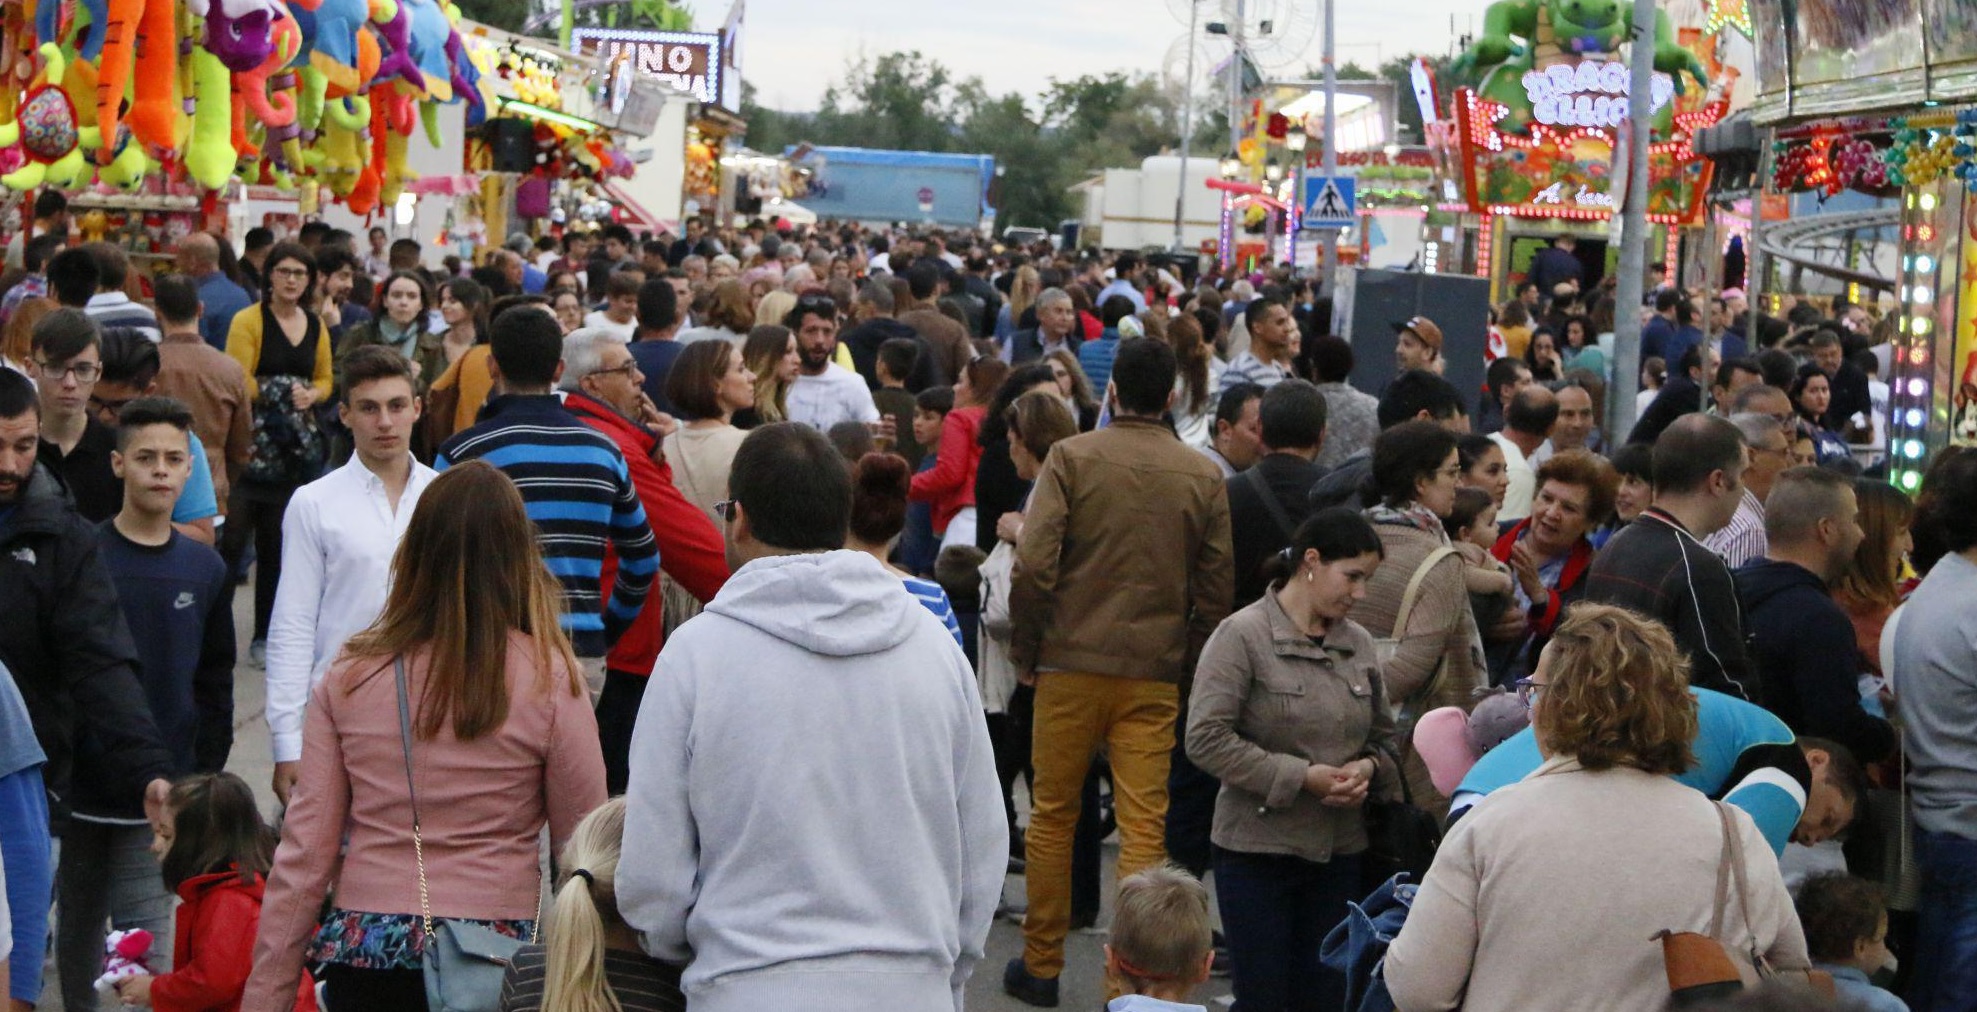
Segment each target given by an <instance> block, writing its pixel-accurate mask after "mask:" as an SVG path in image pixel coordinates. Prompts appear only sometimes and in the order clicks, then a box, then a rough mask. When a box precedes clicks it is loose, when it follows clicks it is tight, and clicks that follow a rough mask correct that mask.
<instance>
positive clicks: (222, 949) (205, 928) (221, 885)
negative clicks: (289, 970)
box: [151, 871, 316, 1012]
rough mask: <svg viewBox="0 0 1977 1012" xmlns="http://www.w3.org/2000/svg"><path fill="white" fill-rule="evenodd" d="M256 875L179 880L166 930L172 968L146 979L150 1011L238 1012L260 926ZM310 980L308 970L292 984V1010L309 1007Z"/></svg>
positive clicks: (312, 997) (309, 1010) (307, 1011)
mask: <svg viewBox="0 0 1977 1012" xmlns="http://www.w3.org/2000/svg"><path fill="white" fill-rule="evenodd" d="M266 884H267V883H266V882H265V881H264V880H263V879H262V878H261V876H259V875H253V876H251V877H250V879H249V881H246V882H243V881H241V879H240V873H239V872H232V871H228V872H218V873H216V874H212V875H200V876H198V877H196V878H189V879H186V880H185V881H184V882H181V883H179V887H178V896H179V899H180V900H182V901H183V902H182V903H181V904H180V905H179V908H178V914H177V918H176V920H177V923H176V925H175V927H174V928H173V931H172V972H170V973H167V974H164V975H163V976H160V977H157V978H155V979H153V980H152V981H151V1007H152V1008H153V1009H155V1010H156V1012H238V1010H239V1009H240V998H241V992H243V991H244V990H246V988H247V972H248V971H249V970H250V969H252V968H253V966H254V936H255V935H256V934H257V933H258V932H259V931H260V927H261V890H262V888H263V887H264V886H265V885H266ZM315 1008H316V983H315V981H313V980H310V979H309V975H308V974H306V973H305V974H303V975H302V983H301V985H300V986H299V987H298V988H297V989H296V995H295V1012H315Z"/></svg>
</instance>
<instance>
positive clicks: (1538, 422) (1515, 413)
mask: <svg viewBox="0 0 1977 1012" xmlns="http://www.w3.org/2000/svg"><path fill="white" fill-rule="evenodd" d="M1557 423H1558V395H1557V394H1554V393H1552V392H1551V391H1550V390H1549V389H1546V388H1545V387H1541V386H1538V385H1536V384H1533V385H1531V386H1527V387H1525V388H1524V389H1522V390H1519V391H1518V392H1517V396H1515V397H1512V398H1511V399H1510V406H1509V407H1508V408H1506V409H1505V410H1504V413H1503V427H1504V428H1506V429H1515V430H1516V431H1518V432H1522V433H1525V434H1527V435H1531V436H1538V437H1543V436H1547V435H1549V434H1550V433H1551V428H1552V426H1553V425H1555V424H1557Z"/></svg>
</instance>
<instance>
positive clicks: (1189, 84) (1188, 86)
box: [1174, 0, 1201, 253]
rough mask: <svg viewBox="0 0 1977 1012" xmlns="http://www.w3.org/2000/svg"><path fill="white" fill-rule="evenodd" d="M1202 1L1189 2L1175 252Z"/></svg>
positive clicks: (1191, 132) (1184, 201)
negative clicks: (1197, 27) (1196, 28)
mask: <svg viewBox="0 0 1977 1012" xmlns="http://www.w3.org/2000/svg"><path fill="white" fill-rule="evenodd" d="M1200 17H1201V0H1188V73H1187V77H1186V78H1185V79H1183V80H1182V82H1181V178H1180V179H1179V180H1177V181H1176V182H1175V183H1174V252H1176V253H1179V252H1180V251H1181V217H1182V212H1183V210H1184V209H1185V208H1186V207H1187V203H1188V142H1190V141H1192V140H1194V45H1195V35H1194V33H1195V22H1196V21H1197V20H1199V19H1200Z"/></svg>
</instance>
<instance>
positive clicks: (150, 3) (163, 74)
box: [97, 0, 182, 150]
mask: <svg viewBox="0 0 1977 1012" xmlns="http://www.w3.org/2000/svg"><path fill="white" fill-rule="evenodd" d="M179 49H180V47H179V34H178V3H177V2H176V0H144V14H143V16H142V17H140V18H139V19H138V22H137V58H136V61H135V63H134V71H133V73H134V74H135V75H136V78H137V84H136V87H135V88H134V89H133V100H132V102H131V105H130V113H129V115H127V116H125V117H124V118H125V120H126V121H128V122H129V123H130V132H131V133H132V134H134V135H135V136H136V137H137V139H138V140H139V141H142V142H143V143H145V144H148V145H150V146H151V147H154V148H158V149H160V150H171V149H176V148H177V147H178V134H179V131H180V129H181V127H180V121H181V119H182V116H181V114H180V112H179V102H178V97H179V96H178V94H177V93H176V92H175V90H174V88H173V83H174V82H175V81H177V80H178V70H179V65H178V64H179ZM99 87H100V85H99ZM102 102H103V99H102V95H101V92H100V91H99V93H98V96H97V106H98V109H99V111H98V113H97V119H98V121H99V123H100V122H101V120H102V118H103V115H102V112H101V111H100V109H101V107H102Z"/></svg>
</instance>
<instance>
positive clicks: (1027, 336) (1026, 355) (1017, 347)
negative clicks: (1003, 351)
mask: <svg viewBox="0 0 1977 1012" xmlns="http://www.w3.org/2000/svg"><path fill="white" fill-rule="evenodd" d="M1083 343H1085V342H1084V338H1083V337H1081V336H1079V334H1078V330H1077V328H1075V327H1073V328H1072V329H1071V332H1070V333H1069V334H1066V335H1064V347H1066V348H1069V349H1071V354H1073V355H1076V354H1077V353H1078V345H1081V344H1083ZM1042 357H1043V334H1042V333H1041V332H1040V331H1039V330H1038V329H1037V328H1036V327H1029V328H1026V329H1023V330H1019V331H1017V332H1015V333H1014V334H1011V335H1009V364H1011V365H1026V364H1028V363H1031V362H1034V361H1036V360H1037V359H1040V358H1042Z"/></svg>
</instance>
